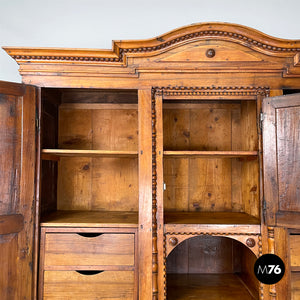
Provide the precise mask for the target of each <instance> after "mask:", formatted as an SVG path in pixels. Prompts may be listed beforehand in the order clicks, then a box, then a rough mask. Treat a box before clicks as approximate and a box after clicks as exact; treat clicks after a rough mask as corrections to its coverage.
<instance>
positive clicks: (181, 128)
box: [163, 109, 190, 150]
mask: <svg viewBox="0 0 300 300" xmlns="http://www.w3.org/2000/svg"><path fill="white" fill-rule="evenodd" d="M163 144H164V149H165V150H187V149H190V148H189V147H190V110H189V109H164V110H163Z"/></svg>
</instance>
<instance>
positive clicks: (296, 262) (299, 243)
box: [290, 235, 300, 268]
mask: <svg viewBox="0 0 300 300" xmlns="http://www.w3.org/2000/svg"><path fill="white" fill-rule="evenodd" d="M299 250H300V235H291V236H290V259H291V262H290V264H291V267H298V268H300V252H299Z"/></svg>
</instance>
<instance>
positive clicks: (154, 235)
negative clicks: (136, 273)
mask: <svg viewBox="0 0 300 300" xmlns="http://www.w3.org/2000/svg"><path fill="white" fill-rule="evenodd" d="M155 104H156V102H155V95H154V94H152V299H153V300H157V299H158V250H157V218H156V213H157V170H156V109H155Z"/></svg>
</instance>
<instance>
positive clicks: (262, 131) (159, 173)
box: [0, 23, 300, 300]
mask: <svg viewBox="0 0 300 300" xmlns="http://www.w3.org/2000/svg"><path fill="white" fill-rule="evenodd" d="M4 49H5V51H6V52H7V53H8V54H9V55H10V56H11V57H12V58H13V59H15V60H16V62H17V63H18V64H19V66H20V69H19V71H20V74H21V75H22V80H23V83H22V84H13V83H8V82H1V83H0V114H1V120H0V124H1V126H0V137H1V144H0V149H1V164H0V177H1V183H2V184H1V187H0V196H1V206H0V239H1V240H0V241H1V243H0V253H1V257H3V258H5V259H2V260H1V267H2V270H3V271H2V274H3V275H4V276H2V278H1V279H0V282H1V284H0V294H1V295H2V298H3V299H9V300H11V299H16V300H19V299H21V298H22V299H27V300H29V299H40V300H41V299H47V300H50V299H102V298H103V299H140V300H150V299H160V300H163V299H168V300H175V299H192V298H193V299H195V298H196V299H220V297H223V298H222V299H228V300H229V299H230V300H231V299H232V300H233V299H240V298H243V299H256V300H258V299H261V300H262V299H264V300H266V299H267V300H268V299H270V300H275V299H277V300H286V299H291V300H296V299H299V297H300V260H299V255H298V252H299V250H300V221H299V220H300V219H299V216H300V183H299V182H300V171H299V170H300V163H299V162H300V156H299V151H300V94H299V92H300V40H284V39H280V38H274V37H271V36H268V35H266V34H264V33H261V32H259V31H257V30H254V29H252V28H248V27H245V26H241V25H236V24H229V23H199V24H193V25H190V26H186V27H182V28H179V29H176V30H173V31H171V32H169V33H166V34H163V35H161V36H158V37H155V38H152V39H148V40H136V41H122V40H120V41H114V42H113V47H112V50H98V49H67V48H28V47H27V48H26V47H4ZM266 253H273V254H277V255H278V256H280V257H281V258H282V260H283V261H284V263H285V266H286V273H285V275H284V277H283V279H282V280H281V281H280V282H279V283H277V284H275V285H264V284H262V283H260V282H259V281H258V280H257V279H256V277H255V274H254V270H253V266H254V263H255V261H256V259H257V258H258V257H260V256H261V255H263V254H266Z"/></svg>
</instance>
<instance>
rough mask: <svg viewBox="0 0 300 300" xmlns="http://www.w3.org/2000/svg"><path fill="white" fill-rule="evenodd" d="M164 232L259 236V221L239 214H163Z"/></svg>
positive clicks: (244, 214) (247, 215)
mask: <svg viewBox="0 0 300 300" xmlns="http://www.w3.org/2000/svg"><path fill="white" fill-rule="evenodd" d="M164 224H165V225H164V226H165V232H177V231H184V232H193V231H202V230H204V231H211V232H216V231H218V232H226V233H231V232H236V230H237V227H238V232H239V233H252V234H260V220H259V219H258V218H255V217H253V216H251V215H249V214H246V213H239V212H165V213H164Z"/></svg>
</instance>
